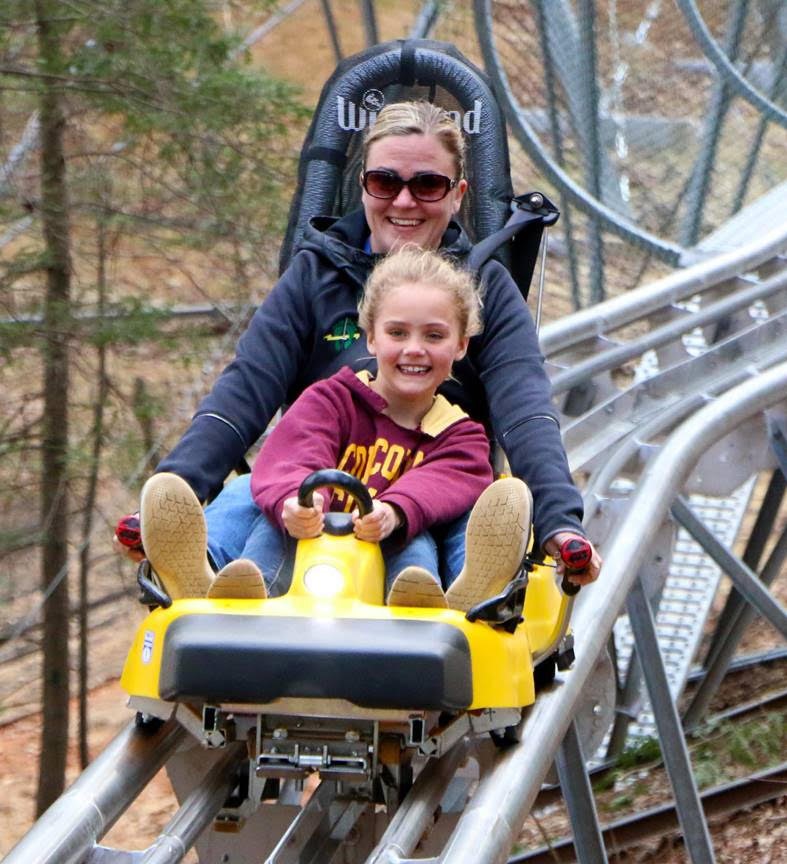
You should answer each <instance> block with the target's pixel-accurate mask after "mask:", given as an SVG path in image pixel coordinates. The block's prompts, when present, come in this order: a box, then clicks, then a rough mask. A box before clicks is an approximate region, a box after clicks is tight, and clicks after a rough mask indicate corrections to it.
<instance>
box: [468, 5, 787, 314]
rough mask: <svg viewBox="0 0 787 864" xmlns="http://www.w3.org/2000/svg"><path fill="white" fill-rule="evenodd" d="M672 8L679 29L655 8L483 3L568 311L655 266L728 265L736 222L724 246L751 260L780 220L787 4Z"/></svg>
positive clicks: (499, 86) (786, 184)
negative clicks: (722, 257)
mask: <svg viewBox="0 0 787 864" xmlns="http://www.w3.org/2000/svg"><path fill="white" fill-rule="evenodd" d="M678 5H679V6H680V7H681V9H682V11H683V12H684V14H683V15H676V14H674V8H673V4H671V3H669V2H662V0H656V2H646V0H635V2H631V3H625V4H623V3H619V2H616V0H611V2H604V3H602V2H596V0H585V2H581V3H568V2H564V0H554V2H552V0H549V2H547V0H528V2H516V3H515V2H511V0H474V4H473V6H474V14H475V24H476V30H477V33H478V40H479V45H480V49H481V53H482V56H483V58H484V63H485V67H486V70H487V72H488V74H489V75H490V77H491V78H492V80H493V82H494V86H495V89H496V91H497V94H498V98H499V100H500V102H501V104H503V105H504V107H505V111H506V115H507V118H508V121H509V124H510V126H511V130H512V133H513V136H514V138H515V139H516V140H517V142H518V143H519V145H520V146H521V148H522V150H523V151H524V154H525V155H526V158H525V159H524V160H520V161H518V160H517V154H516V152H515V151H514V152H513V154H512V162H513V164H514V166H515V171H516V170H519V172H520V173H521V175H522V179H519V180H518V184H517V185H522V186H524V187H525V188H529V187H531V186H532V180H531V179H530V177H529V176H528V175H532V170H533V169H535V170H536V171H537V173H538V174H539V175H542V176H544V177H545V178H546V179H547V180H548V182H549V183H550V184H552V186H553V187H554V189H555V190H556V191H552V190H550V189H547V190H546V191H547V194H549V195H553V196H554V197H553V200H555V201H556V203H557V204H558V206H559V208H560V210H561V212H562V214H563V215H562V219H561V223H560V227H559V229H558V230H559V232H560V235H562V238H561V239H562V240H564V241H565V242H564V243H563V242H561V243H560V244H559V246H558V254H559V257H560V258H562V259H563V261H564V268H561V270H560V275H559V280H560V282H565V284H570V285H571V292H572V301H573V303H574V306H575V308H579V307H582V306H587V305H590V304H592V303H596V302H599V301H601V300H603V299H604V298H605V297H609V296H614V295H615V294H617V293H619V292H621V291H623V290H626V289H628V288H630V287H633V286H636V285H638V284H645V283H646V282H649V281H652V280H653V278H654V277H655V276H656V275H657V274H658V268H657V266H656V262H662V264H666V265H668V266H670V267H674V266H676V265H678V264H679V265H680V266H685V265H687V264H691V263H693V262H695V261H697V260H699V258H700V257H702V256H704V255H706V254H707V253H708V252H711V251H712V252H717V251H719V250H720V248H722V246H721V242H722V238H721V237H717V232H719V231H723V227H724V226H725V224H726V223H727V222H728V221H729V220H730V219H731V218H733V217H734V218H735V221H736V232H735V236H734V238H731V237H730V236H729V235H725V236H724V239H723V242H725V243H726V242H730V241H732V242H734V243H735V244H737V245H746V244H747V243H748V242H750V241H751V240H754V239H756V237H758V236H759V235H761V234H762V233H765V232H767V231H768V230H769V229H770V228H771V227H773V226H774V225H775V224H778V221H779V219H780V216H779V213H780V212H781V213H783V212H784V210H785V207H787V169H786V167H785V163H784V160H783V159H782V158H781V156H780V155H779V154H780V153H781V152H782V151H783V149H784V148H785V147H787V128H785V126H784V123H783V117H784V116H785V100H787V49H785V45H787V37H786V36H785V34H784V27H785V24H784V20H783V19H784V16H783V10H782V11H781V12H780V10H779V6H780V4H778V3H771V2H767V0H766V2H762V3H756V4H755V3H744V2H740V0H728V2H722V3H714V4H711V3H703V4H701V8H700V4H698V3H695V2H691V3H689V2H679V3H678ZM766 196H768V197H766ZM769 198H770V201H769ZM771 205H773V206H771ZM620 241H623V246H621V242H620ZM624 249H625V252H624ZM661 272H663V270H662V271H661Z"/></svg>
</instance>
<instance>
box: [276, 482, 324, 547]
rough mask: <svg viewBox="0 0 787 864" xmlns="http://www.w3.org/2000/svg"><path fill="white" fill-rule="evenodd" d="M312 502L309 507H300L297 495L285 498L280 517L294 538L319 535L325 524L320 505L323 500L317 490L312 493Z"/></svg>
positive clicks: (299, 538) (300, 538)
mask: <svg viewBox="0 0 787 864" xmlns="http://www.w3.org/2000/svg"><path fill="white" fill-rule="evenodd" d="M312 497H313V500H314V504H313V505H312V506H311V507H301V505H300V504H299V503H298V496H297V495H294V496H293V497H292V498H287V499H286V500H285V502H284V506H283V507H282V510H281V519H282V522H284V527H285V528H286V529H287V533H288V534H289V535H290V537H294V538H295V539H296V540H306V539H307V538H309V537H319V536H320V534H321V533H322V528H323V525H324V524H325V514H324V513H323V512H322V505H323V503H324V501H325V499H324V498H323V496H322V495H321V494H320V493H319V492H314V493H313V496H312Z"/></svg>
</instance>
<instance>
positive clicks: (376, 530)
mask: <svg viewBox="0 0 787 864" xmlns="http://www.w3.org/2000/svg"><path fill="white" fill-rule="evenodd" d="M400 524H401V520H400V518H399V514H398V513H397V511H396V510H395V509H394V508H393V507H392V506H391V505H390V504H386V503H385V502H384V501H372V512H371V513H367V514H366V516H363V517H361V516H359V515H358V512H357V511H355V512H354V513H353V531H354V532H355V536H356V537H357V538H358V539H359V540H367V541H368V542H369V543H379V542H380V541H381V540H385V538H386V537H388V536H389V535H391V534H393V532H394V531H396V529H397V528H398V527H399V525H400Z"/></svg>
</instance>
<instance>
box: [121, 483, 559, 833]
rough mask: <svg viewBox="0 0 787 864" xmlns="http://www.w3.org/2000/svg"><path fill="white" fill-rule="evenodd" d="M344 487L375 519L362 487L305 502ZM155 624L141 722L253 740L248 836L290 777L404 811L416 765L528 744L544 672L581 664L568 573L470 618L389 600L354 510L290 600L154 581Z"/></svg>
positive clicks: (210, 743)
mask: <svg viewBox="0 0 787 864" xmlns="http://www.w3.org/2000/svg"><path fill="white" fill-rule="evenodd" d="M324 486H334V487H338V488H341V489H344V490H345V491H346V492H348V493H349V494H350V495H352V496H353V498H354V499H355V501H356V504H357V507H358V509H359V511H360V513H361V514H362V515H363V514H364V513H366V512H369V511H370V510H371V506H372V500H371V497H370V495H369V493H368V491H367V489H366V488H365V487H364V486H363V484H362V483H360V481H359V480H357V479H356V478H354V477H352V476H351V475H349V474H346V473H344V472H342V471H337V470H326V471H318V472H315V473H314V474H312V475H311V476H310V477H308V478H307V479H306V480H305V481H304V483H303V485H302V487H301V489H300V492H299V496H300V500H301V503H303V504H305V505H309V504H310V503H311V499H312V493H313V492H314V490H315V489H317V488H320V487H324ZM140 582H141V585H142V587H143V591H144V597H143V599H144V601H145V602H147V603H149V604H151V603H156V604H157V606H156V608H154V609H153V610H152V611H151V612H150V613H149V614H148V615H147V617H146V618H145V619H144V620H143V622H142V623H141V625H140V627H139V629H138V631H137V634H136V637H135V639H134V642H133V644H132V646H131V650H130V651H129V654H128V657H127V660H126V663H125V668H124V670H123V675H122V678H121V683H122V686H123V688H124V689H125V690H126V692H127V693H128V694H129V697H130V700H129V704H130V705H131V707H132V708H135V709H136V710H137V711H138V712H139V714H138V717H139V722H141V723H146V722H156V719H157V718H158V719H161V720H164V719H166V718H168V717H170V716H171V715H172V714H173V711H175V710H177V717H178V719H179V720H180V722H181V723H183V724H184V725H186V726H187V728H188V729H189V730H190V731H191V732H192V733H193V734H194V736H196V738H197V739H198V741H199V742H200V743H201V745H202V746H203V747H205V748H209V749H212V748H221V747H225V746H227V745H228V744H230V743H232V742H234V741H240V742H244V743H245V746H246V749H247V754H248V771H247V772H246V773H245V779H244V781H243V785H244V786H245V788H240V789H239V790H237V794H236V796H235V802H234V805H233V806H228V807H225V808H224V809H223V810H222V812H221V814H220V820H222V821H223V822H224V823H225V824H226V825H228V826H229V825H232V824H235V825H238V826H239V825H240V824H241V823H242V821H243V819H244V818H245V817H246V816H247V815H248V814H249V813H250V812H252V811H253V810H254V809H255V808H256V807H257V806H258V805H259V803H260V801H261V800H263V799H264V797H265V796H266V795H268V794H271V790H272V792H273V794H275V792H276V784H271V783H267V785H266V781H268V780H271V779H275V780H276V781H279V780H282V779H287V778H304V777H306V776H307V775H309V774H311V773H313V772H319V774H320V777H321V778H322V779H326V778H329V779H332V780H337V781H344V782H346V783H350V784H352V785H353V787H354V789H355V790H356V794H359V795H366V796H369V798H370V800H373V801H375V802H378V803H381V804H385V805H387V806H389V807H390V806H393V807H395V806H396V804H397V802H398V801H399V800H400V799H401V797H402V796H403V795H404V794H405V793H406V792H407V790H408V788H409V785H410V783H411V780H412V764H413V759H414V757H420V758H430V757H440V756H442V755H443V754H444V753H446V752H447V751H448V750H449V749H450V748H451V746H452V745H453V744H455V743H456V742H457V741H459V740H460V739H461V738H463V737H464V736H466V735H468V734H470V735H472V734H481V733H491V734H492V736H493V738H494V739H496V741H497V742H498V743H500V744H503V743H505V741H506V740H507V739H508V740H511V739H515V737H516V728H517V726H518V725H519V723H520V721H521V717H522V709H523V708H524V707H526V706H528V705H531V704H532V703H533V701H534V699H535V694H536V681H535V678H534V663H535V662H536V661H539V660H541V661H542V664H541V666H540V667H539V668H540V674H541V677H542V678H546V679H549V678H550V677H551V676H552V675H553V674H554V665H555V663H558V664H559V665H560V666H561V667H564V666H567V665H568V664H570V662H571V659H572V656H573V655H572V653H571V649H570V641H571V637H570V636H566V632H565V631H566V623H567V617H568V611H569V608H570V598H569V596H568V595H567V594H566V593H564V592H563V591H561V589H560V588H558V586H557V584H556V581H555V569H554V568H553V567H551V566H548V565H547V564H540V565H539V564H532V563H530V562H529V561H525V562H523V565H522V569H521V570H520V572H519V574H518V575H517V577H516V578H515V579H514V580H513V581H512V582H511V583H510V584H509V585H508V586H507V588H506V590H505V591H504V592H503V593H501V594H500V595H498V596H496V597H492V598H490V599H488V600H486V601H484V602H483V603H480V604H479V605H477V606H476V607H474V608H473V609H471V610H470V611H469V612H467V613H463V612H459V611H455V610H452V609H431V608H405V607H390V606H386V605H384V602H383V590H384V565H383V558H382V555H381V552H380V548H379V546H378V545H377V544H373V543H368V542H365V541H361V540H357V539H356V538H355V536H354V535H353V533H352V522H351V517H350V516H349V514H344V513H329V514H326V525H325V531H324V533H323V534H322V535H321V536H320V537H318V538H316V539H311V540H302V541H300V542H299V543H298V545H297V553H296V557H295V564H294V574H293V579H292V583H291V587H290V589H289V591H288V592H287V594H286V595H284V596H281V597H276V598H268V599H264V600H231V599H183V600H177V601H174V602H173V601H171V600H170V599H169V598H168V597H167V596H166V595H165V594H164V593H163V592H162V591H161V589H160V588H159V587H158V585H157V584H156V583H155V582H154V581H153V580H152V579H151V578H150V577H149V575H146V574H145V573H144V572H142V573H141V574H140Z"/></svg>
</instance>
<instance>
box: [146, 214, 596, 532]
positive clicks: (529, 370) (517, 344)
mask: <svg viewBox="0 0 787 864" xmlns="http://www.w3.org/2000/svg"><path fill="white" fill-rule="evenodd" d="M368 236H369V228H368V226H367V224H366V220H365V218H364V215H363V212H362V211H358V212H356V213H352V214H350V215H348V216H345V217H344V218H342V219H339V220H337V219H334V218H331V217H319V218H317V219H313V220H312V222H311V224H310V225H309V226H308V227H307V229H306V232H305V234H304V238H303V241H302V242H301V244H300V247H299V250H298V252H297V253H296V254H295V255H294V256H293V258H292V261H291V263H290V265H289V267H288V268H287V270H286V271H285V272H284V273H283V274H282V276H281V278H280V279H279V281H278V282H277V283H276V285H275V286H274V288H273V289H272V291H271V292H270V294H269V295H268V296H267V297H266V299H265V300H264V302H263V303H262V304H261V305H260V306H259V308H258V309H257V311H256V312H255V314H254V316H253V318H252V319H251V322H250V323H249V326H248V328H247V329H246V331H245V332H244V334H243V335H242V336H241V338H240V339H239V341H238V345H237V351H236V355H235V359H234V360H233V361H232V362H231V363H230V364H229V366H227V368H226V369H225V370H224V371H223V372H222V374H221V375H220V377H219V378H218V379H217V381H216V383H215V384H214V385H213V389H212V390H211V391H210V393H209V394H208V395H207V396H206V397H205V398H204V399H203V400H202V402H201V403H200V406H199V408H198V409H197V412H196V414H195V415H194V418H193V419H192V422H191V425H190V426H189V428H188V429H187V430H186V433H185V434H184V435H183V437H182V438H181V439H180V441H179V443H178V444H177V445H176V446H175V448H174V450H173V451H172V452H171V453H170V454H169V455H168V456H167V457H166V458H165V459H164V460H163V461H162V462H161V463H160V465H159V466H158V468H157V470H158V471H171V472H173V473H175V474H178V475H179V476H180V477H183V478H184V479H185V480H186V481H187V482H188V483H189V484H190V485H191V487H192V488H193V489H194V491H195V493H196V494H197V496H198V497H199V498H200V499H202V500H204V499H206V498H208V497H209V496H211V495H213V494H215V493H216V492H218V491H219V489H220V488H221V485H222V483H223V481H224V479H225V478H226V476H227V475H228V474H229V473H230V472H231V471H232V470H233V469H234V468H235V467H236V465H238V463H239V462H240V460H241V459H242V458H243V456H244V455H245V453H246V451H247V450H248V449H249V448H250V447H251V446H252V445H253V444H254V443H255V442H256V441H257V439H258V438H259V437H260V435H261V434H262V433H263V432H264V431H265V428H266V427H267V425H268V423H269V422H270V420H271V418H272V417H273V415H274V414H275V412H276V410H277V409H278V408H279V407H280V406H282V405H285V404H288V403H290V402H292V401H294V400H295V399H296V398H297V396H298V395H299V394H300V393H301V391H302V390H304V389H305V388H306V387H307V386H308V385H309V384H312V383H313V382H315V381H317V380H319V379H322V378H327V377H328V376H329V375H332V374H333V373H334V372H336V371H338V370H339V369H340V368H341V367H342V366H345V365H349V366H350V367H351V368H352V369H354V370H355V371H358V370H359V369H363V368H368V369H371V370H373V371H374V370H375V365H374V358H372V357H371V356H370V355H369V353H368V351H367V348H366V338H365V336H364V334H363V333H362V332H361V331H360V329H359V327H358V323H357V322H358V309H357V304H358V300H359V298H360V296H361V292H362V290H363V286H364V283H365V281H366V278H367V276H368V275H369V272H370V271H371V269H372V267H373V266H374V264H375V262H376V260H377V259H378V258H379V256H376V255H373V254H370V253H367V252H365V251H364V246H365V245H366V240H367V238H368ZM470 248H471V247H470V243H469V241H468V239H467V237H466V235H465V234H464V232H463V231H462V229H461V228H460V227H459V226H458V225H457V224H456V223H455V222H452V223H451V224H450V225H449V226H448V229H447V230H446V233H445V235H444V236H443V243H442V249H443V251H444V252H447V253H449V254H450V255H451V256H453V257H454V258H455V259H456V260H458V261H460V262H461V261H462V260H463V259H464V258H465V257H466V256H467V254H468V252H469V251H470ZM481 284H482V290H483V319H484V329H483V332H482V333H481V334H479V335H478V336H474V337H473V338H472V339H471V340H470V345H469V348H468V352H467V355H466V356H465V357H464V358H463V359H462V360H460V361H458V362H457V363H455V364H454V372H453V376H452V380H449V381H447V382H446V383H445V384H444V385H443V386H442V387H441V388H440V392H441V393H443V394H444V395H445V397H446V398H447V399H448V400H449V401H450V402H454V403H456V404H458V405H460V406H461V407H462V408H464V410H465V411H467V413H468V414H469V415H470V416H471V417H473V418H474V419H476V420H478V421H480V422H482V423H484V425H485V426H486V427H487V430H488V431H489V433H490V436H491V437H493V438H494V439H495V440H497V441H498V443H499V444H500V445H501V446H502V447H503V450H504V451H505V453H506V455H507V457H508V461H509V464H510V466H511V470H512V472H513V474H514V475H516V476H517V477H521V478H522V479H523V480H524V481H525V482H526V483H527V484H528V486H529V487H530V490H531V492H532V493H533V502H534V518H533V521H534V528H535V535H536V540H537V542H538V543H539V544H540V545H543V543H544V542H545V541H546V540H547V539H549V537H551V536H552V535H553V534H555V533H556V532H557V531H561V530H570V531H576V532H578V533H584V532H583V530H582V499H581V497H580V495H579V492H578V491H577V489H576V487H575V486H574V483H573V481H572V480H571V475H570V473H569V469H568V462H567V459H566V454H565V450H564V448H563V444H562V441H561V438H560V430H559V427H558V420H557V415H556V412H555V410H554V408H553V406H552V402H551V398H550V389H551V388H550V383H549V379H548V378H547V376H546V373H545V371H544V365H543V357H542V355H541V351H540V349H539V346H538V338H537V335H536V331H535V326H534V324H533V319H532V317H531V315H530V311H529V310H528V308H527V305H526V304H525V302H524V300H523V299H522V296H521V294H520V293H519V290H518V288H517V286H516V284H515V283H514V281H513V279H512V278H511V276H510V275H509V273H508V271H507V270H506V269H505V268H504V267H503V266H502V265H501V264H500V263H498V262H497V261H494V260H490V261H488V262H487V263H486V264H485V265H484V266H483V267H482V269H481Z"/></svg>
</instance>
